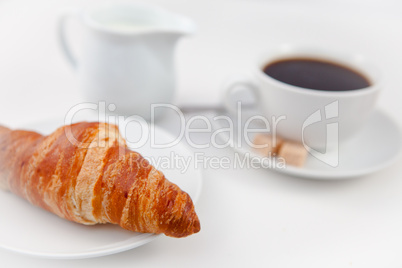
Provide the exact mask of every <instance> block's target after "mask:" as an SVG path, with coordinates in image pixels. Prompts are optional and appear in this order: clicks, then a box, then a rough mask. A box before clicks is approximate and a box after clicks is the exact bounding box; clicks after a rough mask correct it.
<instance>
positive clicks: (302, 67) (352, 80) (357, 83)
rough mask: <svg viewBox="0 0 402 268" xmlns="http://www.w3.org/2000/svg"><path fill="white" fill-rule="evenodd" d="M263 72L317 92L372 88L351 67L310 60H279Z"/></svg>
mask: <svg viewBox="0 0 402 268" xmlns="http://www.w3.org/2000/svg"><path fill="white" fill-rule="evenodd" d="M263 71H264V73H265V74H267V75H269V76H270V77H272V78H274V79H276V80H279V81H281V82H284V83H286V84H290V85H293V86H297V87H302V88H309V89H315V90H326V91H347V90H356V89H361V88H365V87H368V86H370V82H369V80H368V79H367V78H366V77H364V76H363V75H361V74H360V73H358V72H357V71H355V70H353V69H351V68H349V67H346V66H343V65H340V64H337V63H332V62H329V61H321V60H316V59H309V58H293V59H285V60H278V61H275V62H272V63H269V64H268V65H267V66H265V67H264V69H263Z"/></svg>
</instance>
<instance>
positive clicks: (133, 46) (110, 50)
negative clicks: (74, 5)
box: [59, 3, 195, 120]
mask: <svg viewBox="0 0 402 268" xmlns="http://www.w3.org/2000/svg"><path fill="white" fill-rule="evenodd" d="M69 18H76V19H78V20H79V21H80V22H81V23H82V25H83V26H84V27H83V28H84V33H85V34H84V40H83V44H82V57H81V58H79V59H76V58H75V57H74V56H73V55H72V54H73V53H72V52H71V50H70V49H69V46H68V42H67V40H66V33H65V32H66V31H65V30H66V26H67V25H66V21H67V20H68V19H69ZM194 30H195V25H194V23H193V22H192V21H191V20H189V19H187V18H185V17H182V16H180V15H176V14H173V13H170V12H167V11H165V10H163V9H160V8H158V7H155V6H151V5H146V4H134V3H117V4H105V5H100V6H94V7H91V8H87V9H85V10H80V11H70V12H67V13H66V14H64V15H63V16H62V17H61V19H60V22H59V39H60V44H61V47H62V49H63V52H64V54H65V56H66V58H67V59H68V61H69V62H70V63H71V65H72V66H73V67H74V68H75V69H76V71H77V73H78V77H79V80H80V85H81V88H82V91H83V92H84V98H85V100H86V101H88V102H95V103H96V102H102V101H104V102H106V103H108V104H114V106H112V107H113V108H115V111H114V112H116V113H118V114H122V115H139V116H141V117H143V118H144V119H146V120H149V119H150V116H151V104H156V103H171V102H172V100H173V97H174V91H175V80H176V79H175V66H174V50H175V45H176V42H177V40H178V39H179V37H181V36H182V35H186V34H191V33H193V32H194Z"/></svg>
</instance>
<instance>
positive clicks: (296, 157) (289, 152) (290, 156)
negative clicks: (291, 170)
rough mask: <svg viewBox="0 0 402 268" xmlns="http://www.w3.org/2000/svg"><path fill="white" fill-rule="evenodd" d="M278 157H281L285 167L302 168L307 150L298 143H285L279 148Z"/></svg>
mask: <svg viewBox="0 0 402 268" xmlns="http://www.w3.org/2000/svg"><path fill="white" fill-rule="evenodd" d="M278 157H282V158H283V159H284V160H285V163H286V164H287V165H291V166H296V167H302V166H303V165H304V163H305V161H306V158H307V150H306V149H305V148H304V146H303V145H302V144H300V143H294V142H289V141H286V142H284V143H282V145H281V147H280V148H279V151H278Z"/></svg>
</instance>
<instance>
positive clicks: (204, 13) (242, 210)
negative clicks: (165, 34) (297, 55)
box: [0, 0, 402, 267]
mask: <svg viewBox="0 0 402 268" xmlns="http://www.w3.org/2000/svg"><path fill="white" fill-rule="evenodd" d="M91 2H96V1H78V0H74V1H73V0H70V1H61V0H57V1H56V0H53V1H50V0H48V1H44V0H36V1H33V0H29V1H28V0H25V1H22V0H13V1H5V0H2V1H1V0H0V122H1V124H4V125H7V126H10V127H17V126H23V125H24V124H28V123H30V124H31V123H32V122H35V121H37V120H46V119H47V118H53V117H56V118H59V117H63V116H64V115H65V114H66V112H67V111H68V109H69V108H70V107H72V106H73V105H74V104H77V103H79V102H80V100H81V96H80V90H79V87H78V83H77V80H76V76H75V74H74V72H73V70H72V68H70V66H68V64H67V62H66V61H65V60H64V58H63V56H62V54H61V52H60V50H59V48H58V44H57V40H56V19H57V16H58V14H59V12H61V11H62V10H63V9H64V8H65V7H77V6H84V5H87V4H89V3H91ZM148 2H153V3H157V4H160V5H162V6H163V7H165V8H167V9H169V10H172V11H176V12H179V13H183V14H186V15H187V16H189V17H192V18H193V19H194V20H195V21H196V23H197V24H198V26H199V29H198V32H197V34H196V35H194V36H192V37H189V38H186V39H183V40H182V42H181V43H180V44H179V46H178V50H177V64H178V82H179V85H178V92H177V98H176V103H177V104H179V105H181V106H183V107H184V106H186V107H191V106H194V105H200V106H218V105H219V103H220V101H219V100H220V94H221V85H222V83H223V82H224V80H225V79H226V78H227V77H228V76H231V75H233V74H235V73H236V74H237V73H245V72H247V70H248V66H250V64H251V63H250V62H252V59H253V58H255V57H256V56H257V55H258V54H259V53H260V52H263V51H264V50H268V49H270V48H272V47H275V46H276V45H278V44H282V43H292V44H304V45H314V46H317V47H328V48H331V49H337V50H340V51H346V52H349V53H362V54H364V55H366V56H369V57H370V58H372V59H373V60H374V61H375V62H377V64H378V65H379V66H380V67H381V68H382V69H383V72H384V76H385V80H386V82H387V83H386V87H385V88H384V90H383V92H382V95H381V97H380V99H379V102H378V108H379V109H382V110H385V111H386V112H387V113H388V114H389V115H390V116H392V117H393V118H395V119H396V120H397V122H398V123H399V124H402V120H401V119H400V115H401V114H402V105H401V100H402V89H401V87H400V79H401V75H400V73H401V71H402V68H401V64H402V54H401V53H400V50H401V48H402V27H401V26H402V19H401V18H400V14H399V13H400V10H401V8H402V5H401V4H399V3H398V2H397V1H395V0H394V1H392V0H388V1H381V2H380V1H375V0H371V1H346V0H342V1H313V0H310V1H293V0H292V1H291V0H288V1H275V0H273V1H263V0H259V1H258V0H248V1H246V0H243V1H240V0H239V1H235V0H233V1H223V0H217V1H200V0H197V1H184V0H182V1H179V0H170V1H168V0H165V1H162V0H159V1H148ZM69 34H70V36H71V43H72V44H73V46H74V49H75V50H76V52H77V55H79V53H80V51H79V48H80V46H79V43H80V27H79V25H77V24H74V22H72V23H71V30H70V33H69ZM169 120H170V121H169ZM173 121H174V119H173V118H170V119H169V118H168V119H166V121H164V122H161V123H160V124H161V125H162V126H163V127H165V128H167V129H168V130H169V131H172V132H174V131H175V130H174V127H173V126H174V125H175V122H173ZM199 139H200V141H202V140H205V139H208V137H205V136H202V135H200V137H199ZM367 146H369V144H368V145H367ZM205 152H206V154H208V155H216V156H229V157H232V156H233V152H232V151H231V150H230V149H224V150H216V149H213V148H210V149H207V150H205ZM373 153H375V152H373ZM361 157H364V156H361ZM401 164H402V159H399V160H398V162H397V163H396V164H395V165H393V166H392V167H390V168H388V169H386V170H384V171H381V172H379V173H376V174H373V175H370V176H366V177H363V178H359V179H356V180H351V181H338V182H320V181H309V180H301V179H297V178H292V177H287V176H284V175H279V174H276V173H272V172H269V171H267V170H261V169H257V170H241V169H229V170H222V169H221V170H212V169H207V170H206V171H205V178H204V187H203V193H202V196H201V198H200V201H199V202H198V204H197V207H196V209H197V212H198V214H199V217H200V219H201V223H202V231H201V232H200V233H199V234H197V235H194V236H191V237H189V238H185V239H172V238H167V237H162V238H160V239H158V240H156V241H154V242H152V243H150V244H147V245H145V246H142V247H140V248H137V249H134V250H131V251H128V252H125V253H121V254H116V255H113V256H107V257H102V258H96V259H88V260H75V261H56V260H42V259H35V258H31V257H25V256H20V255H17V254H14V253H10V252H8V251H4V250H0V259H1V261H2V263H3V264H4V263H6V264H7V267H11V266H10V265H12V267H70V266H73V265H74V266H75V267H109V266H119V267H133V266H136V267H156V266H163V267H188V266H195V267H206V266H214V267H217V266H223V265H225V266H234V267H244V266H265V267H267V266H269V267H402V257H401V255H400V252H401V249H402V216H401V215H402V194H401V193H402V179H401V173H402V167H401ZM1 205H4V204H1ZM9 205H12V204H9ZM16 213H18V212H17V211H16ZM6 218H7V215H0V220H6ZM32 231H33V232H34V231H35V230H32Z"/></svg>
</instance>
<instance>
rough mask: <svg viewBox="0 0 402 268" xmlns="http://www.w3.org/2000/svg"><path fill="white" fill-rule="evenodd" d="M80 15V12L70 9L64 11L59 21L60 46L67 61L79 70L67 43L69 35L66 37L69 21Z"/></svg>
mask: <svg viewBox="0 0 402 268" xmlns="http://www.w3.org/2000/svg"><path fill="white" fill-rule="evenodd" d="M77 14H78V10H76V9H70V10H66V11H64V12H63V13H62V14H61V15H60V17H59V20H58V23H57V24H58V28H57V31H58V39H59V45H60V47H61V49H62V52H63V54H64V56H65V57H66V59H67V61H68V62H69V63H70V64H71V66H72V67H73V68H74V69H76V68H77V61H76V59H75V57H74V56H73V54H72V52H71V49H70V47H69V45H68V42H67V35H66V29H67V21H68V20H69V19H71V18H74V17H76V16H77Z"/></svg>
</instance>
